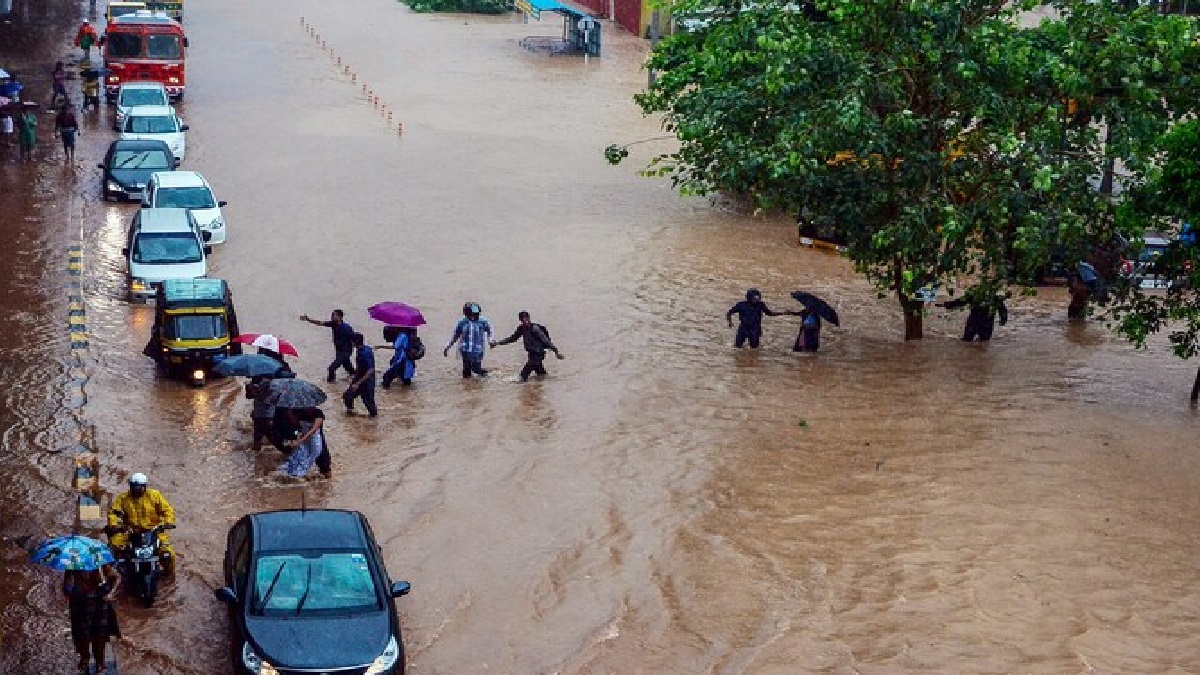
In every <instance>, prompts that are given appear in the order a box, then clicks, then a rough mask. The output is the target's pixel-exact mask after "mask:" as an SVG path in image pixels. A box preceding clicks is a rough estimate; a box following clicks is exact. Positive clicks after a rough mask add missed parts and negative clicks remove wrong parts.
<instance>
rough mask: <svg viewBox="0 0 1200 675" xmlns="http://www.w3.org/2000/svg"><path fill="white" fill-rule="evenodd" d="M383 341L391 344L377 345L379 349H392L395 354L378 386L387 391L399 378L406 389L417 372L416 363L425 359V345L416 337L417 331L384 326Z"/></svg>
mask: <svg viewBox="0 0 1200 675" xmlns="http://www.w3.org/2000/svg"><path fill="white" fill-rule="evenodd" d="M383 339H384V340H388V341H390V342H391V344H388V345H379V348H380V349H394V350H395V351H396V353H395V354H393V355H392V361H391V363H390V364H389V366H388V369H387V372H386V373H384V374H383V380H382V381H380V383H379V385H380V386H381V387H383V388H384V389H387V388H388V387H390V386H391V385H392V381H393V380H395V379H397V378H399V380H400V384H402V385H404V386H406V387H407V386H409V385H411V384H412V379H413V375H415V374H416V372H417V361H420V360H421V359H422V358H424V357H425V344H424V343H423V342H421V338H420V337H418V336H417V329H416V328H408V327H401V326H384V328H383Z"/></svg>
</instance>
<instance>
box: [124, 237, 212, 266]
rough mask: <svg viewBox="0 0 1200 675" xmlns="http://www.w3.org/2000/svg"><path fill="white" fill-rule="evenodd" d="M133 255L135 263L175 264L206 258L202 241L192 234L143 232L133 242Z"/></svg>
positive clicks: (196, 261)
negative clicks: (202, 248) (201, 245)
mask: <svg viewBox="0 0 1200 675" xmlns="http://www.w3.org/2000/svg"><path fill="white" fill-rule="evenodd" d="M131 257H132V258H133V262H135V263H144V264H147V265H174V264H180V263H198V262H201V261H202V260H204V251H202V250H201V249H200V241H199V240H198V239H196V237H195V236H193V235H190V234H180V233H175V232H142V233H141V234H139V235H138V236H137V239H136V240H135V241H134V242H133V251H131Z"/></svg>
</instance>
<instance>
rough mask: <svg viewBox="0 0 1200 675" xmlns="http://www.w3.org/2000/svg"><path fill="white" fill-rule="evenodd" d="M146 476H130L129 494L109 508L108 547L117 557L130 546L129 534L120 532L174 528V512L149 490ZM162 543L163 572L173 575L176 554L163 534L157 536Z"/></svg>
mask: <svg viewBox="0 0 1200 675" xmlns="http://www.w3.org/2000/svg"><path fill="white" fill-rule="evenodd" d="M149 485H150V480H149V479H148V478H146V474H143V473H135V474H133V475H132V476H130V477H129V491H128V492H126V493H124V494H122V495H121V496H119V497H117V498H116V499H114V500H113V503H112V506H111V507H109V509H108V527H107V528H105V532H107V533H108V546H109V548H111V549H112V550H113V552H114V553H115V554H117V557H118V558H120V557H121V556H120V551H121V549H123V548H125V547H126V546H127V545H128V544H129V533H128V532H123V531H122V530H123V529H124V528H127V527H135V528H140V529H144V530H148V529H150V528H152V527H156V526H158V525H174V524H175V509H173V508H171V504H170V502H168V501H167V498H166V497H164V496H163V495H162V493H161V492H159V491H158V490H151V489H150V487H149ZM158 538H159V541H161V542H162V567H163V572H165V573H167V574H173V573H174V572H175V551H174V549H172V548H171V542H170V541H169V539H168V538H167V534H166V533H165V532H160V533H159V535H158Z"/></svg>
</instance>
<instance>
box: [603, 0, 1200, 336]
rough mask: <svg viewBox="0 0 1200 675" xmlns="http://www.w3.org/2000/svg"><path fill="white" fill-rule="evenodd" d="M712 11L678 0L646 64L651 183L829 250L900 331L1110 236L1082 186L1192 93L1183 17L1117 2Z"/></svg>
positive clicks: (965, 0) (1188, 31)
mask: <svg viewBox="0 0 1200 675" xmlns="http://www.w3.org/2000/svg"><path fill="white" fill-rule="evenodd" d="M717 1H718V3H719V4H718V5H716V6H713V5H712V4H711V0H684V2H683V3H682V5H680V6H678V8H677V11H679V12H683V13H686V12H689V11H692V12H695V13H697V14H700V15H703V16H704V17H705V21H704V22H703V24H704V25H702V26H700V27H698V28H697V29H696V30H693V31H691V32H686V33H681V34H677V35H674V36H671V37H669V38H667V39H665V40H663V41H662V42H661V43H660V44H659V45H658V46H657V47H656V48H655V50H654V52H653V54H652V55H651V57H650V60H649V63H648V67H649V68H651V69H653V70H654V71H656V72H657V73H658V76H657V78H656V80H655V82H654V84H653V85H652V86H651V87H650V88H649V89H648V90H647V91H646V92H644V93H642V94H639V95H638V96H637V102H638V103H639V105H640V106H641V107H642V109H643V111H644V112H645V113H647V114H662V115H663V116H664V126H665V128H666V129H667V130H668V131H670V132H672V133H674V134H675V135H676V136H678V139H679V141H680V145H679V148H678V150H677V151H675V152H672V153H669V154H665V155H662V156H659V157H656V158H655V159H654V160H653V161H652V166H651V172H652V173H656V174H658V175H667V176H670V177H671V178H672V179H673V180H674V181H675V183H676V185H677V186H678V187H679V188H680V189H681V190H683V191H685V192H687V193H693V194H711V193H715V192H733V193H740V194H745V195H750V196H752V197H753V198H754V199H755V200H756V201H757V203H758V205H759V206H761V207H763V208H767V209H775V210H784V211H787V212H791V213H799V214H801V217H802V218H804V219H807V220H809V221H811V222H812V223H814V224H815V225H816V226H818V227H819V228H821V229H823V230H825V231H827V232H828V233H829V234H830V235H831V236H833V237H835V238H837V239H840V240H841V241H842V242H844V243H845V244H846V246H847V252H848V253H847V254H848V256H849V258H850V260H851V261H852V262H853V264H854V265H855V267H856V269H857V270H858V271H860V272H862V273H863V274H865V275H866V276H867V277H868V278H869V279H870V280H871V281H872V282H873V283H874V284H875V286H876V287H877V289H878V290H879V292H880V294H881V296H882V295H883V294H885V293H889V292H890V293H894V294H895V296H896V298H897V299H898V300H899V303H900V306H901V310H902V313H903V316H904V319H905V337H906V339H912V338H919V337H921V336H922V321H921V320H922V316H923V312H922V307H923V305H922V303H921V302H920V301H919V300H918V299H917V296H916V294H917V291H918V290H919V289H921V288H923V287H926V286H930V285H938V286H941V287H943V288H947V289H949V290H950V291H951V292H952V293H953V292H957V291H971V292H972V294H973V295H976V296H977V297H993V295H994V293H995V292H997V291H999V290H1001V289H1003V288H1004V287H1006V286H1007V285H1009V284H1012V283H1024V282H1026V281H1028V280H1030V279H1031V278H1032V276H1033V275H1034V274H1035V272H1036V270H1037V268H1038V267H1039V266H1040V265H1042V264H1043V263H1044V262H1045V261H1046V260H1047V259H1048V257H1049V255H1050V253H1051V252H1052V251H1055V250H1066V251H1067V252H1068V254H1069V255H1073V256H1076V257H1078V258H1082V257H1084V256H1085V254H1086V253H1087V252H1088V251H1089V250H1090V249H1091V248H1092V247H1093V246H1094V245H1095V244H1097V243H1103V242H1108V241H1112V240H1113V238H1114V235H1115V234H1116V233H1117V230H1118V229H1119V228H1120V227H1121V226H1122V225H1127V224H1128V220H1126V219H1117V218H1114V217H1112V210H1113V208H1114V204H1113V200H1112V199H1111V198H1109V196H1107V195H1105V194H1103V193H1102V192H1101V191H1100V190H1099V189H1098V188H1099V185H1098V184H1099V183H1100V182H1101V181H1100V177H1101V176H1103V175H1104V174H1105V171H1106V169H1111V168H1112V167H1113V166H1116V167H1118V168H1119V170H1120V172H1121V174H1122V176H1123V178H1124V180H1126V181H1135V182H1136V181H1138V180H1139V179H1140V177H1141V176H1142V174H1143V173H1144V172H1145V171H1146V169H1147V164H1146V162H1145V161H1144V158H1146V157H1149V156H1151V155H1153V153H1154V143H1156V142H1157V141H1158V139H1159V137H1160V135H1161V134H1162V132H1164V131H1165V130H1166V128H1167V126H1168V125H1169V123H1170V121H1171V119H1172V118H1174V117H1176V116H1178V115H1180V114H1182V113H1184V112H1187V111H1189V110H1191V108H1192V106H1193V105H1194V104H1195V101H1196V93H1197V89H1196V88H1195V87H1194V86H1192V85H1191V81H1190V78H1191V77H1192V76H1193V73H1192V72H1191V71H1190V70H1189V67H1190V65H1191V64H1192V62H1193V58H1194V52H1195V51H1196V47H1195V45H1194V42H1195V30H1196V29H1195V28H1194V26H1193V24H1192V23H1191V21H1190V20H1189V19H1185V18H1182V17H1178V16H1166V15H1162V14H1159V13H1156V12H1154V11H1152V10H1151V9H1149V8H1133V9H1130V8H1129V7H1128V6H1127V5H1128V3H1126V2H1124V1H1121V2H1104V1H1103V0H1102V1H1100V2H1086V1H1079V2H1057V3H1053V8H1052V9H1053V11H1052V12H1049V13H1048V16H1046V17H1045V18H1044V19H1042V20H1040V21H1038V22H1037V23H1036V24H1034V23H1033V22H1031V21H1030V20H1029V19H1028V18H1025V17H1024V16H1022V12H1025V11H1028V10H1032V9H1034V8H1035V5H1037V4H1039V3H1032V2H1025V3H1012V2H1007V1H1003V2H1002V1H998V0H912V1H899V0H813V1H812V2H801V3H799V4H797V3H796V2H785V1H784V0H755V1H754V2H746V3H743V2H741V0H717ZM1023 19H1024V20H1023ZM617 156H619V153H618V155H617ZM617 156H614V155H611V154H610V159H616V158H617ZM1126 234H1129V233H1126Z"/></svg>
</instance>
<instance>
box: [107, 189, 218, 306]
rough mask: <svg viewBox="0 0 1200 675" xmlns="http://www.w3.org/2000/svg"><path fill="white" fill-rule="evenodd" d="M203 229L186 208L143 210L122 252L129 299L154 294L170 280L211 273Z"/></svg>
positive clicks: (137, 216)
mask: <svg viewBox="0 0 1200 675" xmlns="http://www.w3.org/2000/svg"><path fill="white" fill-rule="evenodd" d="M209 253H212V248H211V247H209V246H207V245H206V244H205V243H204V240H203V237H202V236H201V234H200V229H199V228H198V227H197V226H196V221H195V219H194V218H193V217H192V214H191V212H189V211H188V210H187V209H142V210H140V211H138V212H137V213H136V214H134V216H133V222H131V223H130V224H129V237H128V240H127V243H126V245H125V248H124V249H123V250H122V251H121V254H122V255H123V256H125V260H126V262H127V268H126V269H127V279H128V285H129V298H130V300H134V301H146V300H149V299H150V298H152V297H154V295H155V293H156V292H157V290H158V287H159V286H160V285H161V284H162V282H163V281H165V280H167V279H198V278H200V277H203V276H205V275H207V274H208V261H207V255H208V254H209Z"/></svg>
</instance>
